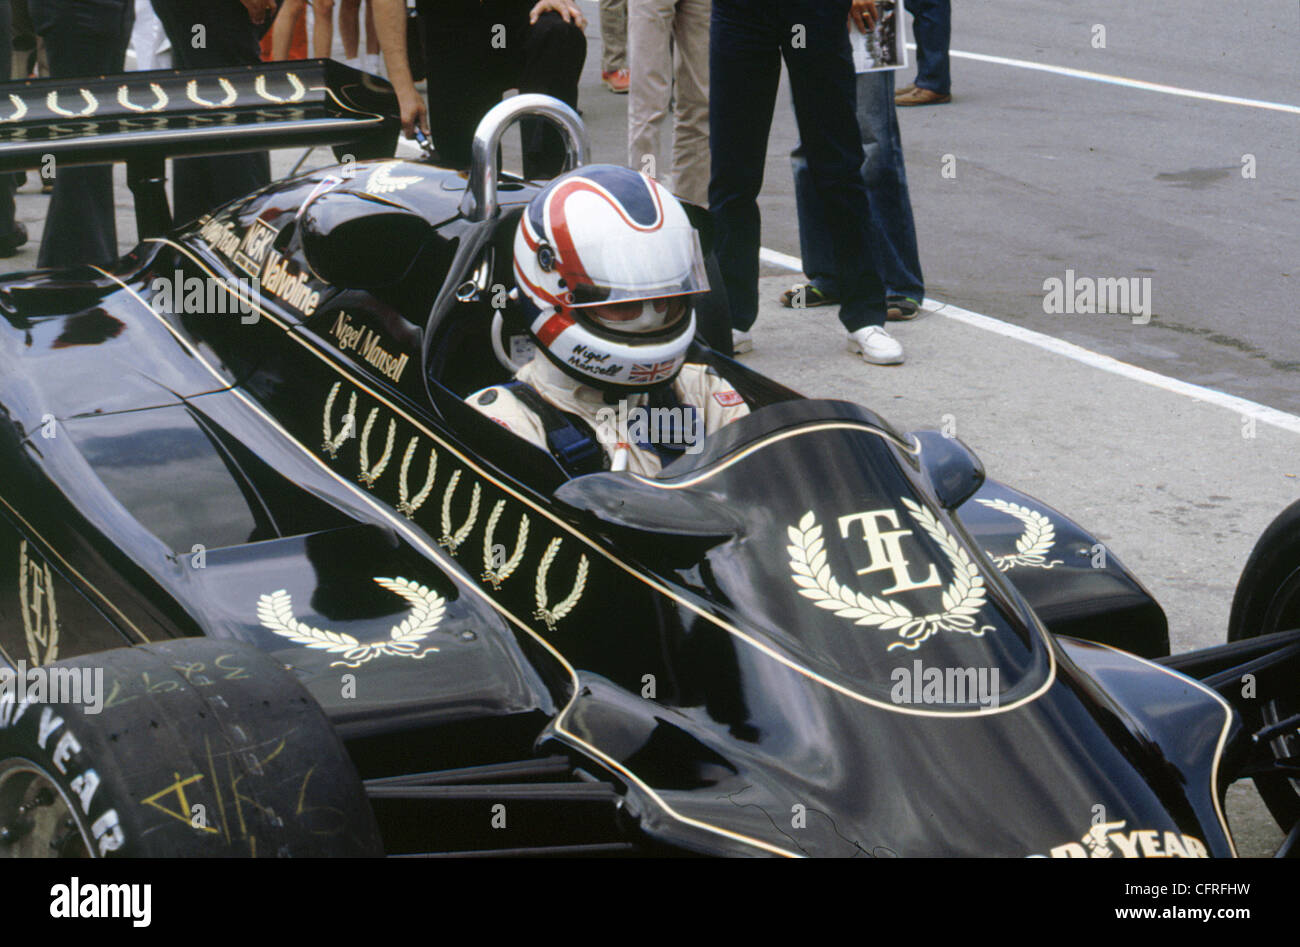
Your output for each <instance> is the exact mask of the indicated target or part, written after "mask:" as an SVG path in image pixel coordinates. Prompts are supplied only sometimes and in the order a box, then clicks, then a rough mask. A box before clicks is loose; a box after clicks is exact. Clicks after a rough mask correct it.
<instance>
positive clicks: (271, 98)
mask: <svg viewBox="0 0 1300 947" xmlns="http://www.w3.org/2000/svg"><path fill="white" fill-rule="evenodd" d="M284 77H285V78H286V79H288V80H289V85H290V86H292V87H293V94H292V95H290V96H288V97H287V98H286V97H284V96H282V95H276V94H275V93H274V92H270V91H268V90H267V88H266V76H264V75H262V76H258V77H257V78H256V79H254V80H253V89H254V90H256V92H257V94H258V95H260V96H261V97H262V98H264V99H266V100H267V101H268V102H278V103H280V104H282V105H283V104H285V103H287V102H297V101H299V100H300V99H301V98H302V97H303V96H304V95H306V94H307V87H306V86H304V85H303V84H302V80H300V79H299V78H298V77H297V76H296V75H294V74H293V73H292V72H288V73H285V76H284Z"/></svg>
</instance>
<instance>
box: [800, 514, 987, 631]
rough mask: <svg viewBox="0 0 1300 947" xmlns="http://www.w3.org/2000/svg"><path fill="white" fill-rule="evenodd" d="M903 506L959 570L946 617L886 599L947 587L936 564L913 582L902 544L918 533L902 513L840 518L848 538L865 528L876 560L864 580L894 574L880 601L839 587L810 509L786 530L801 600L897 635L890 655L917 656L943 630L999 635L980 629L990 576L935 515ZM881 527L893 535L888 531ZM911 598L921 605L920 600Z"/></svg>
mask: <svg viewBox="0 0 1300 947" xmlns="http://www.w3.org/2000/svg"><path fill="white" fill-rule="evenodd" d="M899 502H900V503H901V504H902V505H903V508H904V509H906V510H907V513H908V516H910V517H911V518H912V521H913V522H914V523H916V525H917V526H919V527H920V528H921V529H922V530H924V531H925V533H926V535H928V536H929V537H930V539H932V540H933V541H934V542H935V543H936V544H937V545H938V547H939V549H940V550H941V551H942V552H943V553H944V555H945V557H946V558H947V559H948V563H949V565H950V566H951V567H952V581H950V582H949V583H948V585H947V586H946V587H945V588H944V590H943V593H942V595H941V596H940V604H941V605H942V610H941V611H930V612H928V613H921V614H916V613H914V612H913V611H912V610H911V609H910V608H909V607H908V606H907V605H904V604H903V603H902V602H901V601H899V599H897V598H888V599H886V598H881V597H880V596H881V595H888V596H896V595H898V594H899V593H901V592H912V593H915V592H916V591H917V590H919V589H926V588H932V587H935V586H938V585H940V584H941V580H940V578H939V570H938V567H937V565H936V564H935V563H933V562H926V563H922V564H921V566H922V569H924V570H925V571H924V572H923V578H920V579H916V578H913V575H912V572H911V571H910V567H911V566H912V563H911V562H910V561H909V560H908V559H907V557H906V556H905V555H904V553H903V547H902V545H901V543H902V540H903V537H904V536H912V530H910V529H902V528H900V527H899V516H898V511H897V510H895V509H893V508H890V507H886V508H884V509H879V510H866V511H863V512H861V513H851V514H848V515H845V516H841V517H839V518H838V523H839V527H840V538H841V539H844V538H847V537H848V536H849V534H850V530H851V528H852V527H853V525H854V524H855V523H860V524H861V528H862V537H863V541H864V542H865V543H866V544H867V551H868V555H869V556H870V561H869V563H868V565H867V566H866V568H863V569H859V570H857V574H858V575H860V576H862V575H873V574H875V573H877V572H889V573H890V575H891V576H892V577H893V580H894V582H893V585H891V586H889V587H888V588H885V589H882V590H880V592H879V594H877V595H869V594H867V593H864V592H860V591H857V590H855V589H852V588H849V587H848V586H846V585H844V584H843V583H842V582H840V581H839V580H838V579H837V578H836V577H835V575H834V574H833V570H832V569H831V567H830V564H829V563H828V561H827V556H826V543H825V540H824V539H823V538H822V527H821V526H820V525H819V524H818V522H817V516H816V514H815V513H813V511H812V510H809V511H808V512H807V513H805V514H804V515H803V517H801V518H800V520H799V522H798V524H797V525H794V526H788V527H786V535H787V536H788V537H789V540H790V545H788V546H786V552H788V553H789V555H790V578H791V579H792V580H793V581H794V584H795V585H797V586H799V594H800V595H802V596H803V597H804V598H806V599H809V600H811V601H812V603H813V604H814V605H816V606H817V607H818V608H824V609H827V610H828V611H833V612H834V613H835V615H836V617H838V618H845V619H848V620H849V621H851V622H853V624H855V625H870V626H874V627H877V628H879V629H880V630H882V631H897V632H898V637H899V638H900V639H901V640H899V641H895V642H893V643H891V644H890V645H889V646H888V648H887V649H886V650H890V651H892V650H893V649H894V648H905V649H907V650H908V651H915V650H916V649H917V648H919V647H920V646H921V644H922V643H924V642H925V641H927V640H929V639H930V637H931V636H933V635H935V634H937V633H938V632H940V631H953V632H958V633H961V634H967V635H972V636H974V637H979V636H981V635H983V634H984V633H985V632H986V631H992V630H993V626H992V625H981V624H980V623H979V622H978V620H977V618H978V616H979V613H980V610H981V609H982V608H983V607H984V605H985V599H984V595H985V589H984V577H983V576H982V575H980V571H979V567H978V566H976V565H975V563H974V561H973V560H972V559H971V557H970V554H969V553H967V552H966V550H965V549H964V548H963V547H962V545H961V543H960V542H959V541H958V540H957V538H956V537H955V536H953V535H952V533H950V532H949V531H948V529H947V527H946V526H944V525H943V523H942V522H941V521H940V520H939V518H938V517H937V516H935V514H934V513H932V512H931V511H930V510H929V509H927V508H926V507H923V506H921V505H920V504H918V503H915V502H913V501H912V500H909V499H907V498H906V497H903V498H901V499H900V500H899ZM882 521H883V522H884V523H885V524H886V525H888V526H892V527H894V528H893V529H888V530H886V529H882V528H881V523H882ZM908 599H909V601H915V599H914V597H913V596H909V597H908Z"/></svg>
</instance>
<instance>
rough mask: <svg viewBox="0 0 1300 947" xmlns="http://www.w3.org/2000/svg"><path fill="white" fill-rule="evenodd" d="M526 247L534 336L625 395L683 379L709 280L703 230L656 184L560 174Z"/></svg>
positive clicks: (521, 252)
mask: <svg viewBox="0 0 1300 947" xmlns="http://www.w3.org/2000/svg"><path fill="white" fill-rule="evenodd" d="M514 252H515V279H516V281H517V282H518V284H519V288H520V289H521V290H522V291H523V294H524V296H525V297H526V299H527V300H528V301H530V302H531V303H532V305H531V306H525V309H526V310H527V313H528V315H529V317H530V318H531V321H530V323H529V329H528V331H529V333H530V334H531V335H532V336H533V338H534V339H536V340H537V343H538V345H539V346H540V347H541V349H542V351H543V352H545V353H546V355H547V357H548V358H550V359H551V361H553V362H555V364H557V365H558V366H560V368H562V369H563V370H564V371H565V372H567V373H568V374H569V375H571V376H572V377H574V378H577V379H579V380H580V381H582V382H584V383H586V384H588V385H592V386H594V387H598V388H601V389H603V390H605V391H607V392H614V393H630V392H636V391H646V390H649V389H651V388H656V387H658V386H660V385H665V384H668V383H669V382H671V381H672V380H673V379H674V378H675V377H676V376H677V373H678V372H679V371H680V370H681V367H682V365H683V363H684V362H685V361H686V350H687V348H689V347H690V344H691V339H692V338H694V336H695V312H694V308H693V305H692V299H691V297H692V296H693V295H695V294H697V293H702V292H706V291H707V290H708V288H709V284H708V278H707V277H706V276H705V274H704V254H703V252H702V251H701V249H700V241H699V235H698V234H697V233H696V231H695V228H694V227H692V226H691V224H690V221H689V220H687V217H686V212H685V211H684V210H683V209H682V206H681V204H679V203H678V202H677V198H675V197H673V195H672V194H670V193H669V192H668V191H666V190H665V189H664V188H662V187H660V186H659V184H657V183H656V182H655V181H654V180H652V179H651V178H649V177H647V176H646V175H644V174H640V173H638V172H636V171H632V170H629V169H628V168H621V167H618V166H616V165H607V164H597V165H588V166H586V167H582V168H578V169H577V170H574V171H570V172H569V173H567V174H564V175H562V176H561V177H558V178H556V179H555V180H554V181H552V182H551V183H550V184H548V185H547V186H546V187H545V189H543V190H542V191H541V192H540V193H539V194H538V195H537V196H536V197H534V198H533V199H532V201H531V202H529V204H528V209H527V210H526V211H525V212H524V215H523V218H522V219H521V220H520V222H519V230H518V232H517V233H516V234H515V251H514ZM534 310H535V311H534Z"/></svg>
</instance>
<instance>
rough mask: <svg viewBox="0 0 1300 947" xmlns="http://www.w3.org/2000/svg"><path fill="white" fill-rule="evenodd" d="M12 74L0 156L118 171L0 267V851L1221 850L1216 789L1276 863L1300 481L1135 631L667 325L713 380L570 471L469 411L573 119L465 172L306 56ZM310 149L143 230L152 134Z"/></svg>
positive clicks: (155, 199)
mask: <svg viewBox="0 0 1300 947" xmlns="http://www.w3.org/2000/svg"><path fill="white" fill-rule="evenodd" d="M10 88H11V89H14V90H15V91H14V92H13V94H12V95H10V96H9V101H10V107H11V108H12V109H13V112H14V114H12V115H10V116H9V117H8V118H5V119H3V121H0V170H13V169H15V168H19V167H37V166H39V164H40V161H41V159H42V157H43V156H44V155H47V154H53V155H55V156H56V160H57V161H58V162H60V163H65V164H66V163H73V164H75V163H79V162H80V163H85V162H91V161H96V160H98V161H105V160H120V161H125V162H127V164H128V169H129V178H130V180H131V183H132V187H133V188H134V189H135V191H136V198H137V214H138V216H139V222H140V229H141V233H142V235H143V239H142V240H141V242H140V244H139V246H138V247H137V248H136V249H135V250H134V251H133V252H132V253H130V254H129V255H128V256H127V257H125V258H124V259H123V260H121V261H120V263H119V264H118V265H117V266H115V267H113V268H112V269H101V268H98V267H92V266H86V267H81V268H78V269H69V270H64V271H58V272H49V271H46V272H36V273H28V274H18V275H12V276H9V277H6V278H4V279H3V280H2V281H0V317H2V318H0V658H2V659H3V661H4V663H5V664H6V665H7V666H8V668H9V671H10V673H8V674H6V675H0V677H2V678H3V680H0V855H19V856H21V855H51V854H53V855H73V854H77V855H91V856H123V855H250V856H259V855H380V854H385V853H387V854H423V853H460V854H467V855H468V854H474V855H482V854H494V855H511V854H610V855H617V854H636V853H641V854H646V853H657V854H664V853H668V854H672V853H692V854H713V855H781V856H802V855H822V856H861V855H871V856H882V855H889V856H892V855H901V856H917V855H970V856H990V855H997V856H1015V857H1023V856H1058V857H1099V856H1101V857H1104V856H1116V857H1121V856H1128V857H1141V856H1183V857H1204V856H1230V855H1233V854H1235V849H1234V846H1233V841H1232V837H1231V834H1230V832H1229V828H1228V825H1227V822H1226V820H1225V817H1224V810H1223V805H1224V794H1225V791H1226V789H1227V787H1228V786H1229V785H1230V784H1231V783H1232V782H1233V781H1234V780H1237V779H1240V778H1253V779H1254V780H1255V782H1256V783H1257V785H1258V786H1259V788H1260V791H1261V793H1262V794H1263V796H1264V798H1265V800H1266V802H1267V804H1268V805H1269V807H1270V809H1271V811H1272V812H1273V814H1274V815H1275V816H1276V817H1277V819H1278V821H1279V823H1280V825H1281V827H1282V830H1283V832H1284V833H1289V835H1288V837H1287V840H1286V842H1285V844H1284V846H1283V852H1284V853H1288V854H1290V853H1294V852H1295V851H1296V850H1297V844H1296V841H1297V835H1298V834H1300V766H1298V764H1300V738H1298V737H1297V723H1298V718H1297V710H1300V707H1298V705H1300V687H1298V686H1297V681H1298V680H1300V631H1297V630H1295V629H1296V628H1297V627H1298V626H1300V508H1297V507H1293V508H1291V509H1290V510H1289V511H1287V512H1286V513H1285V514H1283V516H1282V517H1281V518H1280V519H1279V520H1278V521H1277V523H1275V525H1274V526H1273V527H1271V528H1270V529H1269V531H1268V533H1267V534H1266V535H1265V536H1264V538H1263V539H1262V540H1261V542H1260V545H1259V547H1258V548H1257V550H1256V552H1255V554H1254V556H1253V557H1252V559H1251V561H1250V563H1249V565H1248V567H1247V569H1246V573H1245V575H1244V577H1243V578H1242V581H1241V585H1240V587H1239V591H1238V595H1237V600H1236V602H1235V604H1234V611H1233V624H1232V628H1231V629H1230V631H1229V642H1228V643H1226V644H1224V645H1222V646H1219V647H1215V648H1209V649H1205V650H1201V651H1197V652H1192V653H1187V654H1180V655H1176V656H1170V655H1169V653H1168V651H1169V647H1168V635H1167V629H1166V624H1165V618H1164V614H1163V612H1162V610H1161V608H1160V607H1159V606H1158V605H1157V603H1156V602H1155V601H1153V600H1152V598H1151V596H1150V595H1149V594H1148V593H1147V591H1146V590H1145V589H1144V588H1143V586H1142V584H1141V583H1140V582H1139V581H1138V580H1137V579H1136V578H1134V577H1133V576H1132V575H1131V574H1130V573H1129V572H1128V571H1127V570H1126V569H1125V568H1124V566H1123V565H1122V564H1121V563H1120V561H1119V559H1118V558H1117V557H1116V556H1115V555H1114V553H1113V552H1111V551H1110V550H1107V549H1106V548H1105V547H1103V546H1102V545H1101V544H1100V543H1098V542H1097V540H1096V539H1095V537H1093V536H1092V535H1090V534H1089V533H1088V532H1087V531H1086V530H1085V529H1083V528H1082V527H1080V526H1079V525H1077V524H1075V523H1073V522H1072V521H1071V520H1070V519H1068V518H1067V517H1065V516H1064V515H1062V514H1061V513H1059V512H1057V511H1056V510H1054V509H1052V508H1050V507H1048V506H1047V505H1045V504H1043V503H1041V502H1039V501H1038V500H1036V499H1034V498H1032V497H1029V496H1026V495H1025V494H1023V493H1020V492H1018V491H1016V490H1014V489H1012V488H1011V487H1008V486H1006V485H1004V484H1001V483H998V482H996V481H994V480H990V479H987V478H986V477H985V475H984V471H983V469H982V467H981V465H980V464H979V462H978V461H977V460H976V458H975V457H974V456H973V455H972V454H971V452H970V451H969V450H967V449H966V448H965V447H964V446H963V445H962V444H961V443H960V442H959V441H958V440H956V439H952V438H948V437H945V436H943V435H942V434H940V433H938V432H916V433H910V434H905V433H900V432H898V431H896V430H895V429H893V428H892V427H891V426H890V425H889V424H888V423H887V422H886V421H885V420H883V419H882V418H880V417H879V416H877V415H876V414H874V413H873V412H872V411H870V410H868V409H867V408H864V407H861V406H858V405H855V404H850V403H846V402H839V401H825V400H813V399H807V398H804V397H802V396H800V395H798V394H797V393H795V392H793V391H791V390H788V389H787V388H784V387H782V386H781V385H778V384H776V383H774V382H772V381H770V380H768V379H766V378H764V377H762V376H760V375H758V374H756V373H754V372H752V371H750V370H748V369H746V368H745V367H744V366H743V365H740V364H738V363H737V362H735V361H733V360H731V359H730V358H727V357H725V356H723V355H720V354H718V353H717V352H715V351H713V350H712V349H710V348H709V347H707V346H706V345H704V344H697V346H696V348H695V349H694V350H693V352H692V355H691V358H692V360H694V361H699V362H704V363H707V364H708V365H710V366H712V367H713V368H714V369H715V370H716V371H717V372H718V373H720V374H721V375H722V376H724V377H725V378H726V379H728V380H729V381H730V382H731V383H732V384H733V385H734V387H735V389H736V391H737V392H739V393H740V395H741V396H743V398H744V399H745V400H746V402H747V403H748V404H749V406H750V408H751V409H752V411H751V413H750V414H749V415H748V416H747V417H744V418H742V419H740V420H738V421H736V422H735V423H733V424H731V425H729V426H728V427H726V428H724V429H723V430H722V431H721V432H719V433H717V434H715V435H714V436H712V437H711V438H709V439H708V440H707V441H706V442H705V444H704V445H703V449H702V450H701V451H699V452H698V453H695V454H685V455H683V456H682V457H681V459H679V460H677V461H675V462H673V463H672V464H670V465H669V466H667V467H666V468H665V469H664V470H663V472H662V474H661V475H660V476H658V477H655V478H646V477H640V476H635V475H632V474H630V473H626V472H623V473H620V472H613V471H593V472H589V473H582V474H575V473H574V471H573V470H571V469H569V468H568V467H566V465H565V463H564V462H563V459H562V458H560V457H557V456H553V454H552V453H550V452H547V451H544V450H541V449H538V448H534V447H532V446H530V445H529V444H526V443H524V442H522V441H521V440H519V439H518V438H516V437H515V436H514V435H513V434H511V433H510V432H509V431H507V430H505V429H503V428H502V427H500V426H498V425H496V424H494V423H492V422H491V421H490V420H489V419H488V418H486V417H484V416H483V415H481V414H479V413H478V412H477V411H475V410H473V409H472V408H471V407H468V406H467V405H466V404H465V403H464V400H463V399H464V398H465V397H466V396H467V395H468V394H470V393H471V392H474V391H476V390H477V389H479V388H482V387H483V386H486V385H490V384H496V383H500V382H502V381H504V380H506V379H507V378H509V377H510V374H511V371H512V368H513V366H514V365H516V364H518V363H519V361H520V359H521V358H523V357H524V354H525V353H526V350H527V339H526V337H525V334H524V332H523V330H522V329H521V328H520V325H519V321H520V320H519V318H518V315H517V313H514V312H513V308H514V302H513V300H512V296H511V290H512V289H513V288H514V283H513V277H512V268H511V262H512V261H511V253H512V240H513V236H514V231H515V228H516V225H517V222H518V219H519V216H520V214H521V212H522V210H523V208H524V206H525V205H526V203H527V202H528V201H529V199H530V198H531V197H532V196H533V195H535V194H536V193H537V192H538V190H539V185H537V184H535V183H532V182H529V181H525V180H520V179H518V178H515V177H512V176H510V175H506V174H503V173H501V172H500V171H499V168H498V161H499V159H498V148H499V145H500V143H501V141H502V135H503V132H504V130H505V129H506V127H507V125H509V124H510V123H511V122H512V121H514V120H515V119H518V118H519V117H520V116H532V117H541V118H543V119H546V120H550V121H553V122H554V123H555V125H556V127H557V128H558V129H560V130H561V131H562V132H563V134H564V135H565V137H566V139H567V141H568V146H569V154H570V159H571V163H574V164H581V163H583V162H584V160H585V155H586V144H585V133H584V131H583V128H582V125H581V123H580V121H579V119H578V118H577V116H576V115H575V114H574V113H573V112H572V111H570V110H569V109H567V108H566V107H565V106H563V105H561V104H559V103H557V102H555V101H554V100H550V99H545V98H542V97H539V96H519V97H517V98H513V99H509V100H507V101H506V102H504V103H502V104H501V105H500V106H498V107H496V108H494V109H493V110H492V111H491V112H490V113H489V114H488V115H487V116H486V117H485V119H484V120H483V123H482V125H481V126H480V127H479V129H478V133H477V137H476V141H475V148H474V163H473V165H472V167H471V168H470V169H469V171H468V173H466V172H459V171H455V170H448V169H443V168H440V167H438V166H437V165H436V164H434V163H432V162H424V161H403V160H394V159H392V158H382V157H376V156H379V155H384V154H387V155H391V154H392V153H393V151H392V147H393V142H394V139H395V134H396V131H395V125H394V119H393V111H394V103H393V98H392V95H391V90H389V89H387V87H386V86H385V85H384V84H383V83H382V82H379V81H378V80H374V79H371V78H369V77H364V76H362V75H361V74H360V73H356V72H354V71H352V70H348V69H346V68H344V67H342V66H339V65H337V64H327V63H323V62H308V63H302V64H293V65H292V66H285V65H276V66H267V67H265V68H263V69H260V70H257V69H253V70H247V71H244V72H239V73H237V74H236V73H229V74H226V73H221V72H219V71H208V72H201V73H177V72H160V73H134V74H131V75H130V76H116V77H105V78H101V79H97V80H94V81H92V82H88V83H87V84H86V85H85V87H84V88H76V89H73V88H69V87H68V86H67V85H66V84H63V85H59V84H50V83H40V82H32V83H27V84H25V85H22V86H11V87H10ZM303 142H312V143H332V144H335V145H336V146H337V147H338V151H339V153H340V154H341V158H340V164H339V165H338V166H336V167H331V168H326V169H324V170H319V171H313V172H310V173H307V174H302V175H299V176H296V177H291V178H289V179H287V180H283V181H279V182H276V183H274V184H272V185H271V186H269V187H267V188H265V189H264V190H262V191H259V192H258V193H254V194H251V195H249V196H248V197H247V198H245V199H242V200H239V201H236V202H234V203H232V204H230V205H228V206H226V207H223V208H221V209H219V210H217V211H216V212H214V213H213V214H211V215H210V216H205V217H204V218H202V219H200V220H197V221H193V222H190V223H187V224H186V225H184V226H180V227H178V228H173V227H171V225H170V221H168V220H167V204H166V199H165V195H164V193H163V192H162V174H161V169H162V163H163V159H164V157H165V156H166V155H172V154H194V153H209V152H219V151H238V150H248V149H249V148H253V147H265V146H267V145H268V144H276V145H279V146H284V145H286V144H293V143H303ZM367 155H369V156H370V157H366V156H367ZM703 238H704V242H705V245H706V247H707V242H708V235H707V233H705V234H703Z"/></svg>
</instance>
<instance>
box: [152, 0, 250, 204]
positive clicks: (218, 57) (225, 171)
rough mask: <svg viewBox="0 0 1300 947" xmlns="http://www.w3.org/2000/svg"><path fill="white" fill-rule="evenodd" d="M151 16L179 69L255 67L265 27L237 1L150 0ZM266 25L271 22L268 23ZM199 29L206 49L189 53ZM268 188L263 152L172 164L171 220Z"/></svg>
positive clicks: (186, 159) (180, 161)
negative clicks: (159, 25)
mask: <svg viewBox="0 0 1300 947" xmlns="http://www.w3.org/2000/svg"><path fill="white" fill-rule="evenodd" d="M153 9H154V12H155V13H157V14H158V19H159V20H161V21H162V25H163V29H164V30H166V31H167V38H168V39H169V40H170V41H171V44H172V56H173V61H174V62H175V64H176V68H178V69H207V68H211V67H215V66H256V65H258V64H259V63H260V62H261V61H262V51H261V49H260V47H259V46H258V43H259V41H260V39H261V34H262V33H263V32H264V31H265V28H266V24H263V25H261V26H258V25H256V24H254V23H253V22H252V21H251V20H249V18H248V11H247V10H246V9H245V8H244V5H243V4H242V3H240V2H239V0H153ZM267 19H268V20H269V19H270V17H268V18H267ZM200 25H201V26H202V27H203V31H204V40H205V44H204V46H203V47H202V48H200V49H195V48H194V43H193V38H194V28H195V27H196V26H200ZM270 183H271V159H270V156H269V155H268V154H267V153H266V152H265V151H256V152H248V153H246V154H238V155H213V156H211V157H207V158H177V159H175V160H173V161H172V195H173V202H174V203H175V208H174V210H173V211H172V217H173V219H174V220H175V221H176V222H177V223H178V224H180V223H185V222H186V221H190V220H194V219H195V218H196V217H200V216H202V215H203V214H206V213H208V212H209V211H211V210H213V209H214V208H217V207H220V206H221V205H222V204H225V203H227V202H229V201H232V200H234V199H235V198H238V197H243V196H244V195H245V194H248V193H249V192H250V191H255V190H257V189H258V188H259V187H264V186H266V185H267V184H270Z"/></svg>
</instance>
